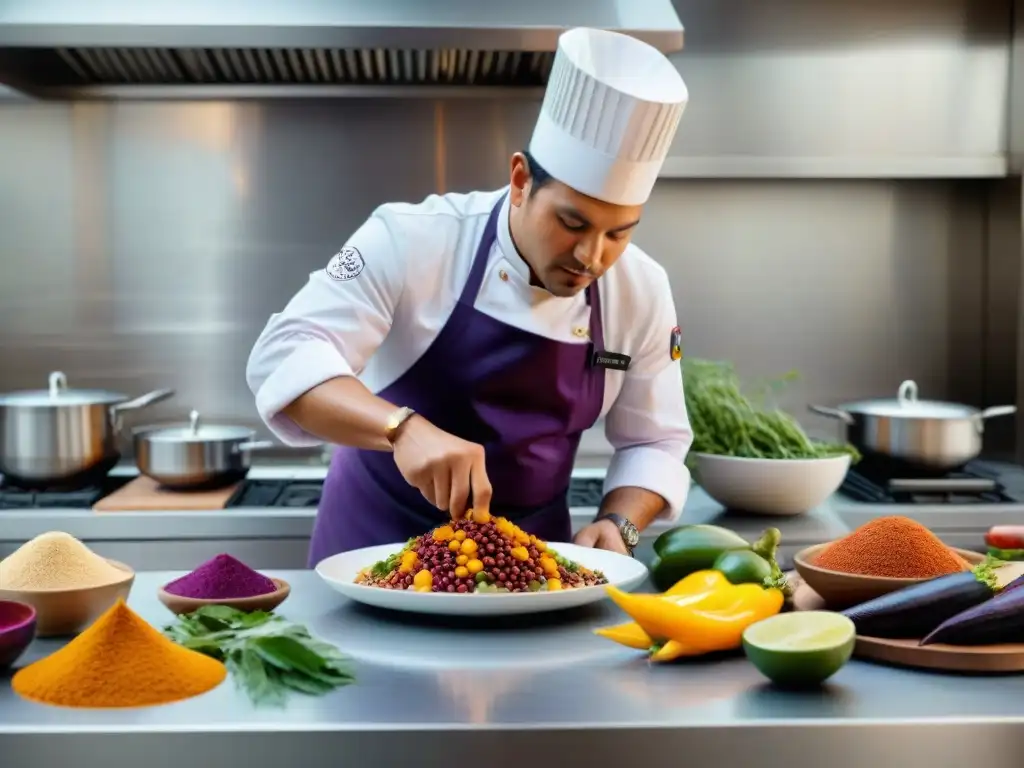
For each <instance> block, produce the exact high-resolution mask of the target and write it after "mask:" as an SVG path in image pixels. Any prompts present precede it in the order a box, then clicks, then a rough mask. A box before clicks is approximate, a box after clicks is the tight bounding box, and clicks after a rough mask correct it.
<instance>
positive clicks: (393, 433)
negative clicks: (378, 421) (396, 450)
mask: <svg viewBox="0 0 1024 768" xmlns="http://www.w3.org/2000/svg"><path fill="white" fill-rule="evenodd" d="M415 415H416V411H414V410H413V409H412V408H409V407H406V406H403V407H402V408H399V409H398V410H397V411H395V412H394V413H392V414H391V415H390V416H388V420H387V423H386V424H385V425H384V437H385V438H387V441H388V442H389V443H391V445H394V444H395V439H396V438H397V437H398V430H399V429H400V428H401V426H402V425H403V424H405V422H407V421H408V420H409V418H410V417H411V416H415Z"/></svg>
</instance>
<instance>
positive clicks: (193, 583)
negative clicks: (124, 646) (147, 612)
mask: <svg viewBox="0 0 1024 768" xmlns="http://www.w3.org/2000/svg"><path fill="white" fill-rule="evenodd" d="M290 593H291V587H290V586H289V585H288V582H286V581H284V580H283V579H273V578H270V577H269V576H265V575H263V574H262V573H260V572H259V571H255V570H253V569H252V568H250V567H249V566H248V565H246V564H245V563H243V562H242V561H241V560H238V559H236V558H234V557H232V556H231V555H228V554H220V555H217V556H216V557H214V558H212V559H210V560H207V561H206V562H205V563H203V564H202V565H200V566H199V567H197V568H196V569H195V570H193V571H190V572H189V573H186V574H185V575H184V576H181V577H180V578H177V579H175V580H174V581H172V582H170V583H168V584H165V585H164V586H162V587H160V589H159V590H158V591H157V598H158V599H159V600H160V602H161V603H163V604H164V605H165V606H166V607H167V609H168V610H170V611H171V612H172V613H176V614H178V615H183V614H188V613H193V612H194V611H197V610H199V609H200V608H202V607H203V606H206V605H225V606H228V607H229V608H234V609H236V610H239V611H246V612H248V611H272V610H274V609H275V608H277V606H279V605H280V604H281V603H283V602H284V601H285V599H287V597H288V595H289V594H290Z"/></svg>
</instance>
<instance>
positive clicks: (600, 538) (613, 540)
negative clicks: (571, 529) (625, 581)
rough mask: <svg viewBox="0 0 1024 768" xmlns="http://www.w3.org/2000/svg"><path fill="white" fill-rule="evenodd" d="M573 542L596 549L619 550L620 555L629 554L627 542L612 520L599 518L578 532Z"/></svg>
mask: <svg viewBox="0 0 1024 768" xmlns="http://www.w3.org/2000/svg"><path fill="white" fill-rule="evenodd" d="M573 543H575V544H579V545H580V546H581V547H593V548H594V549H607V550H608V551H610V552H618V553H619V554H620V555H628V554H629V550H628V549H626V542H624V541H623V540H622V534H621V533H620V532H619V526H617V525H616V524H615V523H613V522H612V521H611V520H598V521H597V522H596V523H591V524H590V525H588V526H587V527H586V528H583V529H582V530H581V531H580V532H579V533H577V534H576V537H575V539H573Z"/></svg>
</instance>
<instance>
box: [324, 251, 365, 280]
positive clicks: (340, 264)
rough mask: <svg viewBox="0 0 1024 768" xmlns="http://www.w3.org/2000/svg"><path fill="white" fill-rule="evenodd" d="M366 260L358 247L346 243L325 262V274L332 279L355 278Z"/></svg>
mask: <svg viewBox="0 0 1024 768" xmlns="http://www.w3.org/2000/svg"><path fill="white" fill-rule="evenodd" d="M365 266H366V262H365V261H363V254H361V253H360V252H359V249H358V248H353V247H352V246H351V245H346V246H345V247H344V248H342V249H341V250H340V251H338V252H337V253H336V254H334V256H333V257H332V258H331V260H330V261H329V262H327V268H326V270H325V271H326V272H327V276H328V277H330V278H331V279H332V280H341V281H345V280H355V279H356V278H357V277H359V275H360V274H361V273H362V271H363V267H365Z"/></svg>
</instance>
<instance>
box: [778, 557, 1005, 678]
mask: <svg viewBox="0 0 1024 768" xmlns="http://www.w3.org/2000/svg"><path fill="white" fill-rule="evenodd" d="M789 579H790V584H792V585H793V587H794V592H793V609H794V610H796V611H819V610H825V609H827V607H828V606H826V605H825V601H824V600H823V599H822V598H821V596H820V595H819V594H818V593H817V592H815V591H814V590H813V589H811V588H810V587H809V586H807V585H806V584H804V583H803V581H802V580H801V579H800V577H799V576H798V575H797V574H795V573H793V574H790V575H789ZM853 655H854V656H855V657H856V658H859V659H865V660H869V661H881V662H884V663H886V664H896V665H898V666H901V667H915V668H918V669H936V670H941V671H944V672H987V673H997V672H1024V643H1013V644H1005V645H973V646H972V645H943V644H941V643H936V644H935V645H924V646H922V645H918V641H917V640H888V639H886V638H881V637H866V636H864V635H857V645H856V646H855V647H854V649H853Z"/></svg>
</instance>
